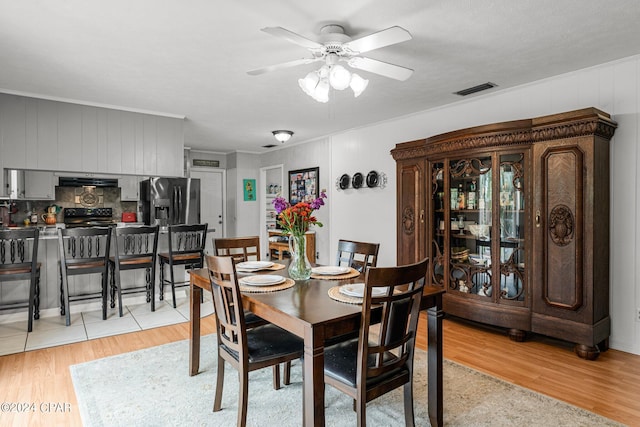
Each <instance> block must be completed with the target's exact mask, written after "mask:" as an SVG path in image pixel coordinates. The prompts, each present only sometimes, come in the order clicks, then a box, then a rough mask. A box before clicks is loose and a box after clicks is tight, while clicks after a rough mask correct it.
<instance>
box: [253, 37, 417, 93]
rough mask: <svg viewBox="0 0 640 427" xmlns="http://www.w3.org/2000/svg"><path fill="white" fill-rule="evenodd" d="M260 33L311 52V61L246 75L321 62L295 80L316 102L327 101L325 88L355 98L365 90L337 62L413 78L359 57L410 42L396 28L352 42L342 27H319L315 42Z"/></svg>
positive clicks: (397, 67)
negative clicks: (349, 93) (346, 91)
mask: <svg viewBox="0 0 640 427" xmlns="http://www.w3.org/2000/svg"><path fill="white" fill-rule="evenodd" d="M262 31H264V32H265V33H267V34H271V35H272V36H275V37H280V38H283V39H285V40H287V41H289V42H291V43H294V44H297V45H299V46H302V47H304V48H306V49H308V50H309V52H311V57H310V58H302V59H296V60H294V61H289V62H284V63H281V64H276V65H270V66H267V67H262V68H257V69H255V70H250V71H248V72H247V73H248V74H250V75H252V76H255V75H260V74H264V73H267V72H271V71H276V70H281V69H284V68H290V67H295V66H297V65H304V64H311V63H313V62H324V65H323V66H322V67H321V68H320V69H319V70H317V71H315V72H311V73H309V74H308V75H307V77H305V78H304V79H300V80H299V84H300V87H302V89H303V90H304V91H305V92H306V93H307V94H308V95H310V96H312V97H313V98H314V99H316V100H317V101H320V102H327V101H328V91H329V85H331V87H333V88H334V89H337V90H343V89H346V88H347V87H351V88H352V89H353V91H354V95H355V96H358V95H360V93H362V91H364V89H365V88H366V86H367V83H368V80H365V79H363V78H362V77H360V76H358V75H357V74H355V73H353V74H352V73H350V72H349V71H348V70H346V69H345V68H344V67H342V66H341V65H339V64H338V63H339V62H345V63H346V64H347V65H348V66H349V67H351V68H355V69H359V70H364V71H368V72H371V73H375V74H379V75H381V76H385V77H389V78H392V79H395V80H400V81H404V80H407V79H408V78H409V77H411V74H413V70H412V69H410V68H406V67H402V66H400V65H395V64H390V63H388V62H383V61H379V60H377V59H372V58H367V57H364V56H360V55H361V54H362V53H365V52H369V51H372V50H375V49H380V48H382V47H385V46H390V45H393V44H396V43H401V42H404V41H407V40H411V38H412V37H411V34H410V33H409V32H408V31H407V30H405V29H404V28H401V27H398V26H394V27H390V28H387V29H385V30H382V31H378V32H377V33H373V34H370V35H367V36H364V37H360V38H357V39H355V40H353V39H351V37H349V36H348V35H347V34H345V32H344V28H343V27H342V26H340V25H335V24H332V25H325V26H324V27H322V28H321V29H320V37H319V40H318V41H314V40H310V39H308V38H306V37H303V36H301V35H299V34H296V33H294V32H292V31H289V30H287V29H285V28H282V27H266V28H262ZM325 94H326V95H325ZM316 95H317V96H316Z"/></svg>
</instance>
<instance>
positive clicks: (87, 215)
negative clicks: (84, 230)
mask: <svg viewBox="0 0 640 427" xmlns="http://www.w3.org/2000/svg"><path fill="white" fill-rule="evenodd" d="M115 223H116V222H115V221H114V220H113V209H112V208H65V209H64V224H65V227H67V228H74V227H106V226H109V225H113V224H115Z"/></svg>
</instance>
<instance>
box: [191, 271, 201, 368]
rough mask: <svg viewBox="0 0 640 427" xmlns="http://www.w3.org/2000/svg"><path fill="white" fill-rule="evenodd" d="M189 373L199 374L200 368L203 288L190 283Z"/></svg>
mask: <svg viewBox="0 0 640 427" xmlns="http://www.w3.org/2000/svg"><path fill="white" fill-rule="evenodd" d="M189 290H190V292H189V375H190V376H194V375H197V374H198V370H199V369H200V297H201V295H202V288H200V287H199V286H196V285H195V284H194V283H193V279H191V280H190V284H189Z"/></svg>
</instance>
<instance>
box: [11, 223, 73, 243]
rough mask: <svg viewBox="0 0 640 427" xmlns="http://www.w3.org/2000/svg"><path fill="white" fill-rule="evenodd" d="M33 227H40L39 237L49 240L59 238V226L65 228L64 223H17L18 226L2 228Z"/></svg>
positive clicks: (21, 228) (18, 228) (23, 228)
mask: <svg viewBox="0 0 640 427" xmlns="http://www.w3.org/2000/svg"><path fill="white" fill-rule="evenodd" d="M32 228H38V229H39V230H40V234H39V235H38V237H39V238H40V239H44V240H48V239H57V238H58V231H57V230H58V228H64V224H63V223H57V224H56V225H16V226H2V230H28V229H32Z"/></svg>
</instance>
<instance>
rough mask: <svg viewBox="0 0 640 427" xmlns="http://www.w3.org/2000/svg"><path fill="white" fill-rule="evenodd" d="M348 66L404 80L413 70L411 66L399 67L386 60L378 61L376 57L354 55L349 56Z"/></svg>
mask: <svg viewBox="0 0 640 427" xmlns="http://www.w3.org/2000/svg"><path fill="white" fill-rule="evenodd" d="M347 64H349V66H350V67H353V68H357V69H359V70H364V71H369V72H371V73H375V74H380V75H381V76H385V77H389V78H392V79H396V80H400V81H405V80H407V79H408V78H409V77H411V74H413V70H412V69H411V68H406V67H401V66H399V65H394V64H389V63H388V62H382V61H378V60H377V59H371V58H365V57H361V56H356V57H353V58H350V59H349V60H348V61H347Z"/></svg>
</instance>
